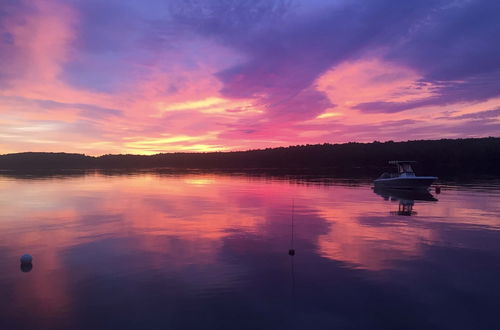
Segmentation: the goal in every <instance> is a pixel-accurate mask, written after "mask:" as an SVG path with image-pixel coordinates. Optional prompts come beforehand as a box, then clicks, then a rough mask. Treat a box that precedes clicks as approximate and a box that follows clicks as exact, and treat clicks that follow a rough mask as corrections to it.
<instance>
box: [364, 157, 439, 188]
mask: <svg viewBox="0 0 500 330" xmlns="http://www.w3.org/2000/svg"><path fill="white" fill-rule="evenodd" d="M413 163H416V162H415V161H409V160H391V161H390V162H389V164H391V165H395V166H396V167H397V173H387V172H386V173H383V174H382V175H381V176H380V177H379V178H378V179H376V180H375V181H373V184H374V185H375V188H390V189H428V188H429V186H430V185H431V184H432V183H433V182H434V181H436V180H437V179H438V178H437V177H435V176H417V175H415V172H414V171H413V168H412V167H411V164H413Z"/></svg>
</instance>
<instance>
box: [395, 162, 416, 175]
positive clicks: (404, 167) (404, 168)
mask: <svg viewBox="0 0 500 330" xmlns="http://www.w3.org/2000/svg"><path fill="white" fill-rule="evenodd" d="M398 169H399V173H413V168H412V167H411V165H410V164H409V163H399V164H398Z"/></svg>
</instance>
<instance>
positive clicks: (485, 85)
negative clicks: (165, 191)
mask: <svg viewBox="0 0 500 330" xmlns="http://www.w3.org/2000/svg"><path fill="white" fill-rule="evenodd" d="M499 36H500V1H498V0H447V1H441V0H407V1H401V0H324V1H323V0H147V1H145V0H36V1H33V0H25V1H23V0H0V153H13V152H23V151H51V152H56V151H63V152H77V153H85V154H88V155H101V154H108V153H132V154H154V153H159V152H179V151H182V152H184V151H187V152H192V151H195V152H207V151H231V150H247V149H256V148H267V147H278V146H288V145H297V144H315V143H343V142H350V141H354V142H371V141H374V140H377V141H387V140H394V141H406V140H415V139H441V138H464V137H483V136H499V135H500V134H499V132H500V42H499V40H500V39H499V38H500V37H499Z"/></svg>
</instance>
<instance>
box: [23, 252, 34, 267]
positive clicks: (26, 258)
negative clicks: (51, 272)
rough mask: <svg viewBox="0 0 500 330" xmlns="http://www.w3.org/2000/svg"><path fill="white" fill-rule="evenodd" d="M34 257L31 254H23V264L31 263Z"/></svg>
mask: <svg viewBox="0 0 500 330" xmlns="http://www.w3.org/2000/svg"><path fill="white" fill-rule="evenodd" d="M32 261H33V257H32V256H31V255H29V254H23V255H22V256H21V265H26V264H31V262H32Z"/></svg>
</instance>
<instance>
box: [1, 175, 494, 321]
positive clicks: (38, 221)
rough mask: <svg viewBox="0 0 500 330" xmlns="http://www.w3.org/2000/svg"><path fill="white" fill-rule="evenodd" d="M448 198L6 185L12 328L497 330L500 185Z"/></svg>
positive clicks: (71, 183)
mask: <svg viewBox="0 0 500 330" xmlns="http://www.w3.org/2000/svg"><path fill="white" fill-rule="evenodd" d="M441 187H442V190H441V193H440V194H437V193H436V192H435V191H434V190H431V191H430V193H420V194H411V193H408V192H397V191H396V192H394V191H377V192H374V191H373V189H372V188H371V185H370V182H369V181H363V180H355V179H351V180H349V179H333V178H320V177H307V178H291V177H288V178H287V177H270V176H247V175H223V174H209V173H208V174H207V173H187V174H174V173H166V174H160V173H148V172H143V173H121V174H112V173H111V174H110V173H108V174H103V173H98V172H89V173H87V174H85V175H55V176H46V177H40V176H33V175H32V176H29V175H24V176H7V175H3V176H0V208H1V212H0V329H112V328H113V329H499V328H500V318H499V317H498V309H499V308H500V303H499V302H500V283H499V282H500V181H498V180H496V181H495V180H489V181H487V180H484V181H467V182H464V183H457V182H451V181H450V182H443V183H441ZM290 250H293V251H292V253H290ZM293 252H295V253H294V254H293ZM24 253H29V254H31V255H32V256H33V264H32V268H31V267H23V268H22V269H21V267H20V261H19V258H20V256H21V255H23V254H24ZM290 254H292V255H290ZM30 268H31V269H30Z"/></svg>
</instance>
